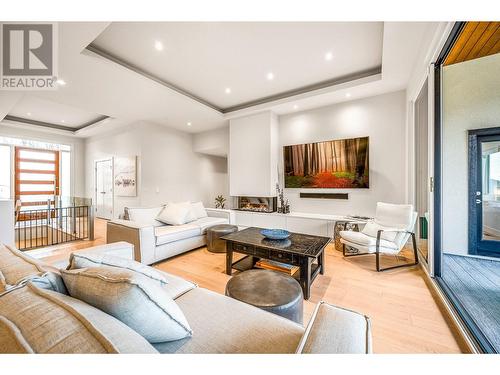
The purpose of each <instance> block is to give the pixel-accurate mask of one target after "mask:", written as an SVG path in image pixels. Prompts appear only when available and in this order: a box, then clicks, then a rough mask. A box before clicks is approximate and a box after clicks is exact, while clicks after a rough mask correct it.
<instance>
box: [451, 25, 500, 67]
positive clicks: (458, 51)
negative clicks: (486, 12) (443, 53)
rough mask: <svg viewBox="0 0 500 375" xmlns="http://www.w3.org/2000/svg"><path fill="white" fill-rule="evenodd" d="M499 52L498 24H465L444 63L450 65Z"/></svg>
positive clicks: (499, 34) (499, 29) (499, 32)
mask: <svg viewBox="0 0 500 375" xmlns="http://www.w3.org/2000/svg"><path fill="white" fill-rule="evenodd" d="M499 52H500V22H467V23H466V24H465V26H464V28H463V29H462V32H461V33H460V36H459V37H458V39H457V41H456V42H455V45H454V46H453V48H452V49H451V51H450V53H449V54H448V56H447V57H446V59H445V61H444V65H452V64H456V63H460V62H464V61H468V60H473V59H477V58H480V57H484V56H489V55H494V54H495V53H499Z"/></svg>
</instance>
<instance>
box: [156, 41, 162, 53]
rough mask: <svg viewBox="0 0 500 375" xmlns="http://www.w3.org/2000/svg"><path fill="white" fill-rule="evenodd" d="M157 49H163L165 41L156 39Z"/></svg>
mask: <svg viewBox="0 0 500 375" xmlns="http://www.w3.org/2000/svg"><path fill="white" fill-rule="evenodd" d="M155 49H156V50H157V51H163V43H162V42H160V41H159V40H156V41H155Z"/></svg>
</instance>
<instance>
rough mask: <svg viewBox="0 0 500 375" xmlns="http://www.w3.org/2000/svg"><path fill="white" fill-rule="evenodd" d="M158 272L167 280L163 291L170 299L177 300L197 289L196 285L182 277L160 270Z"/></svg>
mask: <svg viewBox="0 0 500 375" xmlns="http://www.w3.org/2000/svg"><path fill="white" fill-rule="evenodd" d="M160 267H161V265H160ZM158 272H160V273H161V274H162V275H163V277H165V279H166V280H167V283H168V284H166V285H163V289H164V290H165V291H166V292H167V293H168V295H169V296H170V297H172V299H177V298H179V297H180V296H182V295H183V294H185V293H187V292H189V291H190V290H193V289H194V288H197V287H198V285H197V284H195V283H192V282H191V281H187V280H185V279H183V278H182V277H179V276H175V275H172V274H170V273H167V272H163V271H161V270H158Z"/></svg>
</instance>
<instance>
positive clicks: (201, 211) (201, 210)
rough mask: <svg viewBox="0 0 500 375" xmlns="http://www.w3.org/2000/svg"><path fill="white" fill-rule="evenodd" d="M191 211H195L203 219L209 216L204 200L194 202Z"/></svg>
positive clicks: (198, 217) (197, 216)
mask: <svg viewBox="0 0 500 375" xmlns="http://www.w3.org/2000/svg"><path fill="white" fill-rule="evenodd" d="M191 211H192V212H193V213H194V215H195V216H196V218H197V219H201V218H204V217H207V216H208V214H207V211H206V210H205V206H204V205H203V202H194V203H191Z"/></svg>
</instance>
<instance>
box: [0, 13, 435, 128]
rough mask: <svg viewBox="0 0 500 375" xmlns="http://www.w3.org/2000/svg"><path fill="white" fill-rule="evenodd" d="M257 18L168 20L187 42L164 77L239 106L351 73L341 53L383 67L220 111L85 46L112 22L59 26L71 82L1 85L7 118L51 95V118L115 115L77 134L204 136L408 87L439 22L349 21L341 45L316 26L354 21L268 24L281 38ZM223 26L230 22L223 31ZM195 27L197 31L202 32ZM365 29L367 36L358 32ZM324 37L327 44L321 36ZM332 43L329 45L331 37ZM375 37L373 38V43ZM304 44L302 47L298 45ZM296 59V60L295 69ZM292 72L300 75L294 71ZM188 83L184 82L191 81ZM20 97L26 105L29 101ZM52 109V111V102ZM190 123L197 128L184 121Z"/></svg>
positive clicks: (65, 73) (62, 61) (63, 67)
mask: <svg viewBox="0 0 500 375" xmlns="http://www.w3.org/2000/svg"><path fill="white" fill-rule="evenodd" d="M123 25H129V27H130V28H133V29H136V27H138V25H144V24H143V23H141V24H136V25H134V24H131V23H126V24H119V25H118V26H119V27H120V28H121V27H124V26H123ZM152 25H158V24H152ZM152 25H148V24H146V25H145V31H144V32H143V33H139V32H138V31H137V34H141V35H152V34H151V28H152ZM251 25H254V28H257V29H258V30H257V31H256V34H255V33H250V32H249V31H248V30H249V29H250V28H251V27H250V26H251ZM255 25H258V24H255V23H252V24H245V23H243V24H240V23H228V24H220V23H215V24H214V25H213V26H210V25H209V26H207V24H192V23H189V24H181V23H173V24H171V23H168V24H166V25H165V26H164V27H159V29H160V30H163V31H164V30H172V35H173V36H172V38H174V36H175V38H174V39H172V40H177V42H178V43H180V44H177V48H180V51H181V52H182V53H181V52H179V53H174V55H175V56H177V57H176V60H175V61H176V62H175V63H174V62H173V61H172V62H170V61H167V62H166V66H168V77H167V76H166V78H168V79H181V78H182V80H183V81H182V82H184V83H185V84H186V83H187V85H188V86H189V88H191V87H193V88H194V91H200V90H201V91H200V92H196V94H198V95H203V96H207V98H208V99H210V100H214V101H217V103H220V104H221V105H232V104H234V103H238V102H240V101H242V100H247V99H249V98H250V99H251V98H255V97H260V96H262V95H265V96H267V95H271V94H273V93H276V92H280V91H281V90H283V89H285V88H288V87H292V88H293V87H297V85H299V86H300V85H304V84H313V83H315V82H316V81H317V80H318V79H324V78H325V77H326V78H332V77H334V76H335V75H336V74H344V73H342V72H340V71H341V70H336V69H337V68H336V67H337V65H336V64H338V68H339V69H340V67H342V69H344V70H343V72H346V71H347V70H345V69H347V68H348V66H347V64H346V63H345V62H343V63H340V61H344V60H343V57H342V56H344V55H350V56H358V57H360V58H361V57H362V61H359V62H358V61H357V59H355V58H354V57H353V60H352V61H351V64H352V65H353V66H355V69H361V67H368V66H370V65H377V64H379V65H380V64H381V65H382V74H378V75H375V76H372V77H367V78H364V79H360V80H357V81H352V82H346V83H343V84H339V85H335V86H331V87H325V88H322V89H318V90H315V91H311V92H307V93H303V94H300V95H295V96H292V97H288V98H283V99H279V100H275V101H272V102H269V103H265V104H260V105H256V106H254V107H251V108H247V109H244V110H239V111H235V112H231V113H226V114H221V113H220V112H219V111H217V110H214V109H213V108H210V107H208V106H206V105H203V104H201V103H199V102H198V101H196V100H193V99H192V98H190V97H187V96H185V95H182V94H180V93H179V92H176V91H174V90H172V89H170V88H168V87H166V86H164V85H162V84H159V83H158V82H155V81H154V80H151V79H149V78H147V77H144V76H143V75H140V74H138V73H136V72H134V71H132V70H130V69H127V68H125V67H123V66H120V65H118V64H116V63H114V62H112V61H110V60H107V59H104V58H102V57H100V56H97V55H95V54H93V53H91V52H89V51H86V50H85V47H86V46H87V45H89V44H90V43H91V42H93V41H94V40H96V39H97V40H99V39H100V38H101V37H103V38H104V36H105V35H106V33H107V32H108V31H112V30H114V29H115V25H114V24H111V25H110V24H109V23H106V22H82V23H60V24H59V77H60V78H62V79H64V80H65V81H66V83H67V84H66V86H64V87H61V88H60V89H59V90H56V91H43V92H42V91H37V92H32V91H30V92H24V93H23V92H13V91H2V92H0V119H1V118H3V117H4V116H5V115H7V114H9V113H10V114H14V113H17V111H18V110H19V111H20V112H19V113H21V112H22V111H24V112H28V111H30V112H34V110H37V108H39V106H38V107H37V106H35V105H29V103H30V102H32V103H33V102H34V101H38V102H40V101H41V100H44V101H49V102H51V103H57V104H58V105H60V106H59V107H58V109H53V110H52V111H53V112H55V113H50V116H51V117H50V118H51V119H56V120H60V117H62V116H61V114H63V113H66V112H64V111H63V110H62V108H66V109H69V108H72V109H73V110H72V112H74V113H73V115H69V114H68V115H66V114H64V116H65V117H66V116H74V119H75V122H76V119H77V118H78V119H81V117H79V116H84V115H85V114H87V115H90V114H94V115H95V114H99V115H106V116H110V117H111V118H112V119H111V120H109V121H103V122H101V123H99V124H97V125H95V126H91V127H89V128H86V129H83V130H79V131H77V132H76V136H80V137H88V136H93V135H98V134H101V133H103V132H106V131H108V130H110V129H114V128H116V127H121V126H125V125H127V124H130V123H133V122H137V121H149V122H153V123H157V124H160V125H163V126H167V127H171V128H175V129H179V130H182V131H187V132H191V133H197V132H201V131H206V130H210V129H214V128H218V127H222V126H225V125H226V124H227V123H228V119H230V118H232V117H235V116H242V115H245V114H247V113H251V112H254V111H261V110H273V111H275V112H277V113H279V114H284V113H290V112H293V111H297V110H299V111H300V110H305V109H309V108H315V107H320V106H324V105H329V104H333V103H336V102H340V101H346V100H353V99H356V98H361V97H366V96H371V95H377V94H382V93H384V92H391V91H396V90H401V89H405V88H406V86H407V84H408V79H409V76H410V73H411V71H412V69H413V67H414V65H415V60H416V59H417V57H418V56H419V51H420V50H421V48H420V47H421V44H422V40H423V38H424V37H425V36H426V35H428V34H429V33H432V32H433V30H435V29H436V26H437V23H418V22H411V23H404V22H401V23H392V22H389V23H387V22H386V23H384V24H383V28H382V25H381V24H380V23H372V24H357V25H361V26H352V27H353V30H357V31H356V32H354V31H353V33H352V34H355V35H357V37H356V38H359V39H358V40H357V41H356V44H355V45H352V44H351V45H350V44H349V43H348V44H347V45H346V44H342V43H343V42H344V39H346V40H349V41H350V43H353V40H351V39H349V36H348V35H345V34H344V32H342V33H341V34H340V35H337V34H335V33H333V34H334V35H332V36H331V38H327V37H325V36H324V35H320V34H321V33H320V32H319V30H320V29H321V28H323V27H324V28H326V29H327V30H333V29H336V30H338V29H337V27H339V28H342V27H347V28H349V27H350V24H349V23H343V24H342V23H341V24H336V25H335V24H334V25H332V24H330V23H325V24H321V23H318V24H314V25H315V26H314V25H313V26H310V27H311V35H309V36H308V34H307V33H306V32H305V31H304V24H303V23H298V24H296V25H297V26H296V28H297V29H296V30H294V24H293V23H285V24H280V23H276V24H265V25H266V26H265V28H264V29H266V30H268V31H269V30H270V28H274V30H276V29H279V27H280V25H282V26H283V27H285V28H286V29H287V30H288V31H287V34H286V35H288V37H284V36H283V34H282V33H278V32H274V33H271V34H270V35H266V33H261V32H260V30H261V29H260V28H259V27H256V26H255ZM306 25H307V24H306ZM354 25H356V24H354ZM118 26H117V27H118ZM225 27H227V29H224V28H225ZM239 27H241V29H242V30H241V32H237V30H238V28H239ZM206 28H208V29H209V31H210V30H211V31H210V32H209V31H206V32H203V33H201V31H200V30H204V29H206ZM306 28H307V27H306ZM186 29H187V30H188V31H186V32H187V34H186V35H189V38H188V37H184V38H182V34H183V31H182V30H186ZM367 29H370V30H372V31H373V32H374V35H372V34H371V33H368V34H370V35H365V33H366V31H367ZM189 30H190V31H189ZM194 30H198V31H197V32H195V31H194ZM130 33H131V34H134V33H132V32H130ZM196 33H198V36H196V37H195V35H196ZM325 33H327V32H325ZM380 33H382V42H381V41H380V37H381V35H380ZM199 34H201V35H199ZM205 34H207V35H205ZM224 34H227V35H224ZM328 34H329V32H328ZM110 35H111V34H110ZM124 35H125V34H124ZM127 35H128V36H127V37H126V38H125V37H123V39H124V42H123V43H124V46H128V45H130V46H131V47H130V48H129V49H130V50H132V48H137V49H138V50H140V49H142V48H144V46H146V45H148V44H149V46H148V49H149V54H150V55H154V54H152V52H158V51H155V50H153V49H152V47H151V43H154V41H149V42H148V43H146V42H140V46H134V43H136V42H132V41H133V40H135V39H132V36H131V35H129V34H127ZM217 35H219V36H220V37H221V38H222V39H221V40H224V41H225V43H226V45H222V44H220V45H219V44H217V43H215V42H214V41H215V40H216V38H215V36H217ZM290 35H291V36H290ZM360 35H364V36H363V37H361V36H360ZM253 38H255V40H254V39H253ZM317 38H319V39H320V40H321V41H322V42H318V41H317V40H316V39H317ZM249 39H250V40H249ZM165 40H167V39H165ZM168 40H170V39H168ZM204 40H211V42H210V43H209V42H207V45H205V44H204V43H205V42H203V41H204ZM273 40H280V41H283V43H285V45H287V46H288V49H283V48H282V46H281V45H277V46H276V49H275V50H274V49H273V48H272V44H273V43H272V41H273ZM328 41H330V43H327V42H328ZM333 42H335V43H333ZM163 43H164V47H165V48H164V50H163V51H162V53H164V54H169V53H171V52H169V51H170V50H169V48H173V47H171V44H168V45H167V41H164V42H163ZM214 43H215V45H214ZM323 43H324V46H323ZM240 44H241V45H247V46H248V45H250V46H251V48H246V49H245V48H239V47H238V48H235V47H233V46H239V45H240ZM259 44H263V45H265V46H266V48H262V49H260V47H259ZM373 44H376V46H374V45H373ZM299 45H300V48H297V46H299ZM193 46H196V47H193ZM127 48H128V47H127ZM129 49H127V51H128V50H129ZM196 49H198V50H199V52H198V53H197V54H198V59H196V61H192V58H190V59H188V60H189V61H185V59H186V58H180V57H179V56H181V55H182V56H193V55H196V53H194V52H193V51H196ZM363 49H367V50H369V51H371V52H370V53H365V52H366V51H363ZM229 50H231V51H237V54H238V56H232V57H231V56H230V57H227V54H228V52H227V51H229ZM330 50H331V51H332V52H333V54H334V57H333V59H332V61H330V62H327V61H325V60H324V54H325V53H326V52H327V51H330ZM257 51H260V52H259V54H257ZM353 51H354V52H353ZM234 53H236V52H234ZM318 55H319V56H318ZM262 56H266V58H265V59H264V58H262ZM291 56H292V57H291ZM304 56H307V57H308V58H305V57H304ZM212 59H213V60H214V61H217V62H218V63H219V64H223V66H222V67H221V66H219V65H218V64H217V63H214V62H212ZM147 60H148V61H147V63H148V64H150V63H151V64H157V63H158V61H163V59H161V60H158V61H155V62H153V63H152V62H151V61H150V60H151V58H150V57H148V58H147ZM167 60H168V59H167ZM226 60H227V61H231V64H229V62H228V63H227V65H226V62H225V61H226ZM245 61H253V64H250V65H245V69H242V68H241V67H240V64H239V63H241V64H244V63H245ZM266 61H273V64H270V63H266ZM237 62H238V63H237ZM358 63H359V64H358ZM234 64H235V65H234ZM270 65H273V66H270ZM231 66H232V68H231ZM291 66H293V69H292V68H291ZM268 70H272V71H273V72H274V74H275V79H274V80H273V81H267V80H266V79H265V74H266V73H267V71H268ZM294 71H295V74H293V72H294ZM353 71H354V69H353ZM166 72H167V70H166ZM339 72H340V73H339ZM224 73H225V74H224ZM166 74H167V73H166ZM191 74H192V77H191ZM220 75H225V76H226V77H232V82H226V80H222V79H221V78H220ZM180 77H181V78H180ZM190 77H191V78H190ZM285 77H286V78H285ZM215 78H216V79H215ZM307 80H310V81H307ZM198 81H202V83H200V84H198ZM179 82H180V81H179ZM190 85H192V86H190ZM226 86H230V87H231V89H232V93H231V95H230V98H229V97H228V96H226V95H225V94H224V92H223V89H224V88H225V87H226ZM183 88H185V89H187V87H183ZM264 88H267V89H264ZM221 92H222V93H221ZM346 93H349V94H350V97H349V98H347V97H346ZM23 103H28V105H25V104H23ZM294 105H297V108H294ZM28 108H30V109H28ZM46 108H47V109H48V108H49V106H47V107H46ZM52 108H54V107H52ZM37 111H38V110H37ZM45 115H47V116H48V115H49V114H48V113H45V114H44V116H45ZM20 117H21V116H20ZM22 117H25V116H22ZM47 118H48V117H47ZM68 118H70V117H68ZM71 118H73V117H71ZM51 122H52V121H51ZM188 122H190V123H191V124H192V125H191V126H187V123H188Z"/></svg>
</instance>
